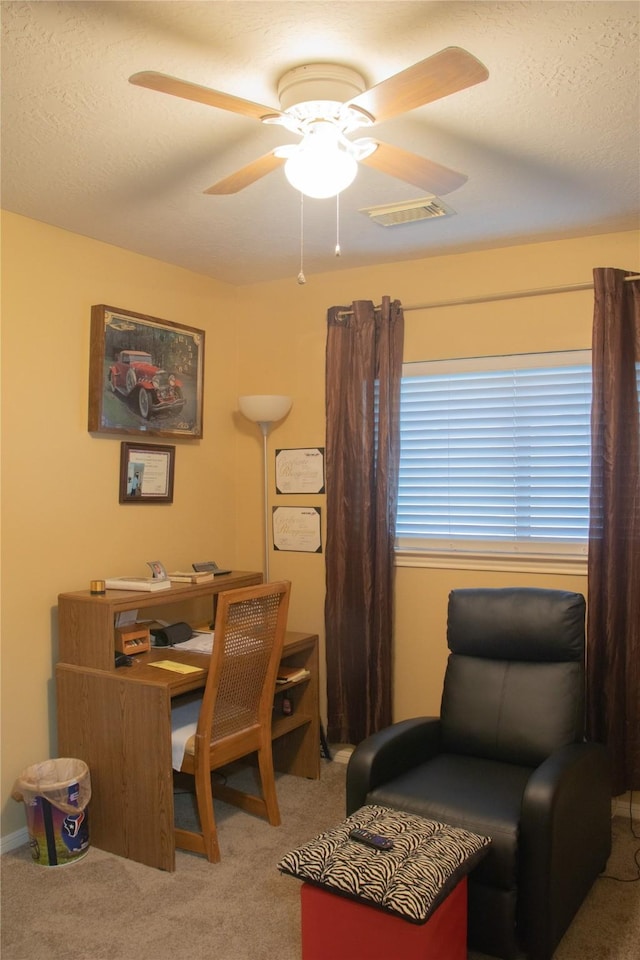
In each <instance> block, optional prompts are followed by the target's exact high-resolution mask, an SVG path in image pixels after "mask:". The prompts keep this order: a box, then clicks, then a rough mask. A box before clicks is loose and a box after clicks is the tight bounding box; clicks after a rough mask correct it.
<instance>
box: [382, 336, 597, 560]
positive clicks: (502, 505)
mask: <svg viewBox="0 0 640 960" xmlns="http://www.w3.org/2000/svg"><path fill="white" fill-rule="evenodd" d="M590 411H591V357H590V352H589V351H570V352H562V353H553V354H525V355H520V356H511V357H484V358H475V359H471V360H463V361H434V362H431V363H425V364H405V365H404V370H403V380H402V389H401V457H400V482H399V500H398V512H397V530H396V536H397V547H398V549H400V550H402V549H403V548H406V549H416V548H417V549H420V548H422V549H425V550H428V549H434V550H438V551H442V550H454V551H465V550H466V551H470V550H473V551H475V552H478V551H479V550H481V551H482V552H489V553H505V552H511V553H520V554H523V553H532V554H541V553H551V554H556V553H568V554H574V555H575V554H582V553H585V552H586V543H587V536H588V524H589V482H590V459H591V437H590Z"/></svg>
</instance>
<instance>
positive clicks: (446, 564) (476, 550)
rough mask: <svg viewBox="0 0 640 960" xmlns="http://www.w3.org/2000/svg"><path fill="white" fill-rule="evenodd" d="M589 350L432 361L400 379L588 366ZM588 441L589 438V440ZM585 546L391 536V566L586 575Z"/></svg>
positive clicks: (408, 366) (408, 368)
mask: <svg viewBox="0 0 640 960" xmlns="http://www.w3.org/2000/svg"><path fill="white" fill-rule="evenodd" d="M591 362H592V357H591V350H590V349H588V348H587V349H577V350H575V349H574V350H554V351H541V352H535V353H533V352H529V353H522V354H505V355H500V356H483V357H461V358H450V359H444V360H434V361H417V362H411V361H409V362H405V363H404V364H403V370H402V376H403V379H404V378H405V377H407V376H408V375H413V376H423V375H424V374H425V373H429V372H434V373H435V372H436V370H437V372H438V373H439V374H443V373H446V372H451V373H454V372H455V373H464V372H481V371H483V370H484V371H493V370H500V369H505V370H514V369H517V370H526V369H536V368H548V367H550V366H558V367H571V366H576V365H578V366H584V365H585V364H588V365H589V366H591ZM589 439H590V437H589ZM587 554H588V540H584V541H582V540H581V541H570V542H561V541H553V540H544V541H537V540H527V539H524V540H510V541H506V542H505V541H498V540H482V539H480V538H471V539H464V540H463V539H462V538H452V539H451V540H449V539H448V538H446V537H443V538H421V537H406V536H405V537H401V536H398V535H396V542H395V556H396V565H397V566H429V567H438V568H452V567H455V568H458V569H460V568H469V569H485V570H508V571H511V572H513V571H521V572H547V573H548V572H555V573H565V574H566V573H575V574H579V575H586V564H587Z"/></svg>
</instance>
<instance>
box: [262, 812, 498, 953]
mask: <svg viewBox="0 0 640 960" xmlns="http://www.w3.org/2000/svg"><path fill="white" fill-rule="evenodd" d="M358 827H360V828H364V829H365V830H368V831H369V832H371V833H374V834H380V835H382V836H385V837H388V838H389V839H391V840H392V841H393V847H392V849H390V850H375V849H372V848H371V847H368V846H365V845H364V844H362V843H360V842H357V841H355V840H352V839H351V838H350V836H349V833H350V831H351V830H352V829H354V828H358ZM490 843H491V841H490V840H489V839H488V838H487V837H481V836H478V835H477V834H473V833H470V832H469V831H466V830H462V829H459V828H457V827H451V826H449V825H448V824H445V823H440V822H438V821H435V820H427V819H425V818H424V817H420V816H417V815H414V814H409V813H404V812H403V811H400V810H392V809H390V808H388V807H381V806H377V805H373V804H371V805H368V806H364V807H361V808H360V809H359V810H356V812H355V813H354V814H352V815H351V816H350V817H348V818H347V819H346V820H344V821H343V822H342V823H341V824H339V825H338V826H336V827H334V828H333V829H331V830H328V831H326V832H325V833H322V834H320V836H318V837H316V838H315V839H313V840H311V841H310V842H309V843H306V844H305V845H304V846H303V847H300V848H298V849H297V850H293V851H291V852H290V853H288V854H287V855H286V856H285V857H283V859H282V860H281V861H280V863H279V864H278V869H279V870H280V871H281V872H282V873H286V874H290V875H291V876H294V877H297V878H298V879H300V880H303V881H305V883H304V884H303V887H302V894H301V897H302V946H303V952H302V956H303V960H395V958H398V960H428V958H429V957H437V958H438V960H465V958H466V955H467V954H466V930H467V922H466V921H467V901H466V874H467V873H468V872H469V871H470V870H472V869H473V867H474V866H475V865H476V863H478V861H479V860H480V859H481V857H483V856H484V854H485V853H486V851H487V848H488V846H489V844H490ZM334 895H337V896H334ZM338 898H339V899H338ZM371 908H374V909H373V910H372V909H371ZM406 921H408V923H407V922H406ZM436 945H437V951H436V950H435V949H434V948H435V947H436ZM389 950H391V951H392V952H389Z"/></svg>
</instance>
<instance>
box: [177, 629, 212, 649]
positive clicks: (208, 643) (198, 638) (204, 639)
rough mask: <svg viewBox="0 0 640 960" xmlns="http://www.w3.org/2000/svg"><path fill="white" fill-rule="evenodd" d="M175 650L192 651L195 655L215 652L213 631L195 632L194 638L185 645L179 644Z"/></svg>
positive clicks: (185, 642) (186, 641)
mask: <svg viewBox="0 0 640 960" xmlns="http://www.w3.org/2000/svg"><path fill="white" fill-rule="evenodd" d="M173 649H174V650H192V651H193V652H194V653H211V651H212V650H213V630H195V631H194V634H193V636H192V637H190V638H189V639H188V640H185V641H184V643H177V644H176V645H175V646H174V648H173Z"/></svg>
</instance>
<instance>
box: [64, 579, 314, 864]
mask: <svg viewBox="0 0 640 960" xmlns="http://www.w3.org/2000/svg"><path fill="white" fill-rule="evenodd" d="M261 582H262V575H261V574H259V573H251V572H239V573H232V574H229V575H227V576H224V577H216V578H215V580H214V581H207V582H206V583H201V584H180V585H176V586H174V587H171V588H170V589H168V590H165V591H160V592H158V593H154V594H147V593H135V592H132V591H122V590H109V591H107V593H106V595H105V596H104V597H95V596H92V595H91V594H90V593H89V592H88V591H78V592H76V593H65V594H61V595H60V597H59V598H58V620H59V654H60V657H59V662H58V665H57V667H56V684H57V715H58V755H59V756H68V757H77V758H78V759H80V760H84V761H85V763H86V764H87V765H88V767H89V773H90V776H91V788H92V795H91V801H90V817H91V842H92V843H93V844H94V845H95V846H96V847H99V848H101V849H103V850H108V851H110V852H111V853H115V854H117V855H119V856H122V857H128V858H129V859H132V860H137V861H138V862H140V863H145V864H148V865H149V866H153V867H159V868H161V869H163V870H174V869H175V847H174V842H173V828H174V808H173V771H172V766H171V700H172V698H173V697H176V696H180V695H181V694H182V693H185V692H188V691H192V690H198V689H202V687H204V684H205V681H206V674H207V669H208V661H209V658H208V656H207V655H206V654H201V653H193V652H190V651H186V650H185V651H181V650H180V649H179V648H162V649H152V650H150V651H148V652H146V653H141V654H139V655H137V656H135V657H134V658H133V660H134V663H133V665H132V666H131V667H120V668H117V669H116V667H115V665H114V650H115V620H116V616H117V614H118V613H120V612H122V611H126V610H136V609H143V610H147V611H151V610H152V609H153V610H154V611H155V610H158V611H159V613H158V614H155V615H156V616H158V615H161V612H162V608H163V607H165V608H168V607H170V606H172V605H173V604H176V603H180V604H186V605H187V606H185V610H188V609H189V607H188V604H189V603H192V604H193V605H194V606H195V607H198V606H201V605H202V602H203V601H205V602H209V603H210V602H211V601H212V599H213V598H215V594H216V593H219V592H221V591H222V590H226V589H235V588H236V587H241V586H249V585H251V584H254V583H261ZM184 618H185V619H189V617H188V616H187V615H185V617H184ZM164 619H166V616H165V617H164ZM196 621H197V617H194V618H193V619H191V622H196ZM154 659H156V660H157V659H175V660H180V661H181V662H183V663H189V664H191V665H192V666H195V667H197V668H198V670H197V671H196V672H193V673H189V674H179V673H174V672H172V671H169V670H162V669H158V668H157V667H153V666H151V665H150V664H151V663H152V661H153V660H154ZM282 663H283V664H286V665H287V666H301V667H302V666H303V667H306V668H307V669H308V670H309V676H308V677H304V678H302V679H301V680H298V681H295V682H293V683H288V684H283V685H282V687H280V686H278V687H277V688H276V690H275V691H274V701H275V707H274V717H273V724H272V736H273V756H274V765H275V767H276V769H277V770H279V771H281V772H283V773H289V774H294V775H297V776H302V777H309V778H313V779H317V778H318V777H319V776H320V718H319V696H318V637H317V635H315V634H309V633H295V632H288V633H287V635H286V637H285V644H284V650H283V654H282ZM285 694H286V695H288V696H289V697H291V699H292V702H293V713H292V714H291V715H289V716H284V715H283V714H282V712H281V709H280V711H279V710H278V700H280V699H281V698H282V696H283V695H285Z"/></svg>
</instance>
